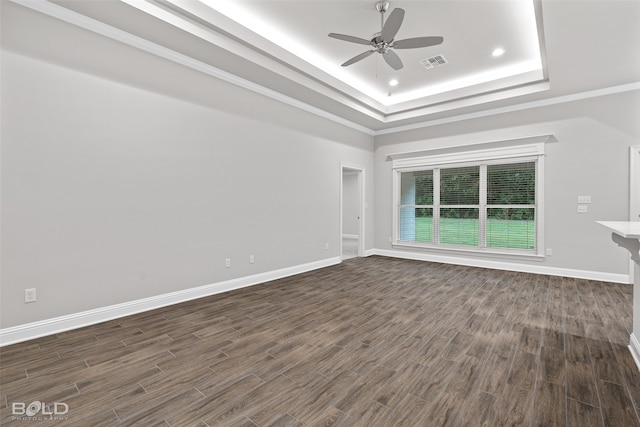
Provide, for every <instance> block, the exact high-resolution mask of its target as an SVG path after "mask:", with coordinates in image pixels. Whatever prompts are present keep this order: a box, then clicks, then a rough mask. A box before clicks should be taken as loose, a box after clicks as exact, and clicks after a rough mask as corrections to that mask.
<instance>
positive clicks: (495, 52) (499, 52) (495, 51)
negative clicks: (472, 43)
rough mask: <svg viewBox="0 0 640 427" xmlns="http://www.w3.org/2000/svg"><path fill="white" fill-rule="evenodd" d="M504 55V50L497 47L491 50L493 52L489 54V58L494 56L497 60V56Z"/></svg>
mask: <svg viewBox="0 0 640 427" xmlns="http://www.w3.org/2000/svg"><path fill="white" fill-rule="evenodd" d="M504 53H505V50H504V49H503V48H501V47H497V48H495V49H493V52H491V56H494V57H496V58H497V57H498V56H502V55H504Z"/></svg>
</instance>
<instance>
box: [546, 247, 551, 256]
mask: <svg viewBox="0 0 640 427" xmlns="http://www.w3.org/2000/svg"><path fill="white" fill-rule="evenodd" d="M546 254H547V255H548V256H551V255H553V250H552V249H551V248H547V252H546Z"/></svg>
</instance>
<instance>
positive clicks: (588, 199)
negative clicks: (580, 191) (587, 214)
mask: <svg viewBox="0 0 640 427" xmlns="http://www.w3.org/2000/svg"><path fill="white" fill-rule="evenodd" d="M578 203H591V196H578Z"/></svg>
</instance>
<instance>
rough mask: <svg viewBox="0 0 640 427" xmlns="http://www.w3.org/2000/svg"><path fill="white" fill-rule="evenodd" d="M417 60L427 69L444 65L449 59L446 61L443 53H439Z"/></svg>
mask: <svg viewBox="0 0 640 427" xmlns="http://www.w3.org/2000/svg"><path fill="white" fill-rule="evenodd" d="M419 62H420V63H421V64H422V66H423V67H424V68H426V69H427V70H428V69H430V68H435V67H439V66H440V65H444V64H446V63H447V62H449V61H447V58H445V57H444V55H442V54H440V55H436V56H432V57H431V58H425V59H421V60H420V61H419Z"/></svg>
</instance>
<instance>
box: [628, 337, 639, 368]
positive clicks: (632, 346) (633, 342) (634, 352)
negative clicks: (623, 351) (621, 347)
mask: <svg viewBox="0 0 640 427" xmlns="http://www.w3.org/2000/svg"><path fill="white" fill-rule="evenodd" d="M629 351H631V356H633V360H634V361H635V362H636V366H637V367H638V369H639V370H640V342H638V339H637V338H636V336H635V335H634V334H633V332H632V333H631V339H630V341H629Z"/></svg>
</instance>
